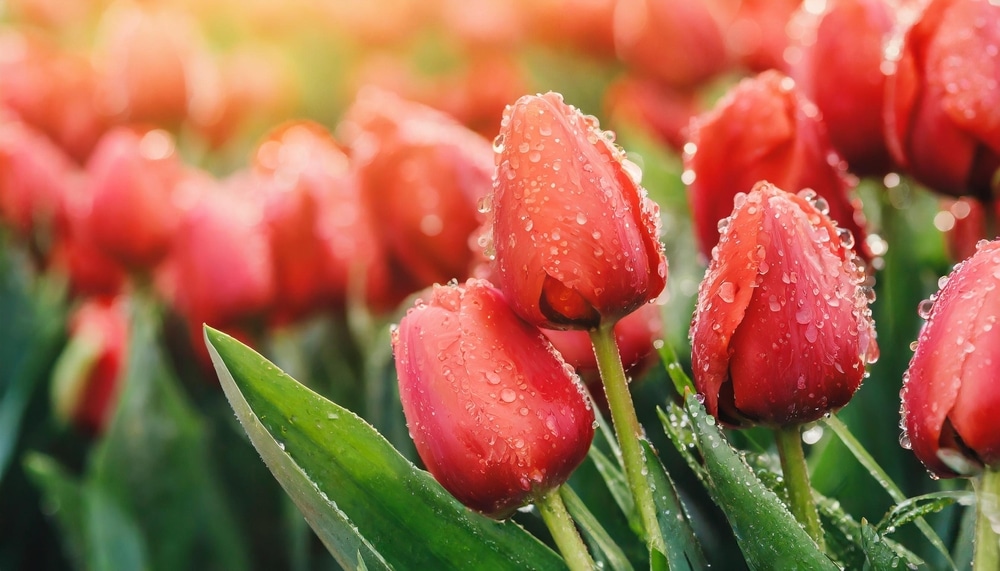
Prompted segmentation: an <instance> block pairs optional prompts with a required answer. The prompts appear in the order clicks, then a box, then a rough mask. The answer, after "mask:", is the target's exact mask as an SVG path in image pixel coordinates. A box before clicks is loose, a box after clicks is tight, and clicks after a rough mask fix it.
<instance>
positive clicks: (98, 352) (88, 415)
mask: <svg viewBox="0 0 1000 571" xmlns="http://www.w3.org/2000/svg"><path fill="white" fill-rule="evenodd" d="M68 330H69V342H68V344H67V346H66V349H64V351H63V354H62V356H60V358H59V360H58V361H57V363H56V367H55V371H54V373H53V375H54V378H53V388H52V399H53V403H54V406H55V410H56V414H57V415H58V416H59V417H61V418H62V419H63V420H66V421H70V422H72V423H73V425H74V426H76V427H77V428H79V429H81V430H83V431H85V432H87V433H89V434H100V433H102V432H103V431H104V429H105V427H106V426H107V424H108V421H109V420H110V418H111V413H112V411H113V410H114V403H115V402H116V400H117V395H118V392H119V388H120V385H121V381H122V377H123V375H124V373H125V363H126V358H127V355H128V335H129V326H128V315H127V313H126V308H125V302H124V300H123V299H121V298H93V299H89V300H87V301H85V302H83V303H82V304H81V305H80V306H79V307H78V308H77V309H76V310H75V311H74V312H73V314H72V315H71V316H70V320H69V327H68Z"/></svg>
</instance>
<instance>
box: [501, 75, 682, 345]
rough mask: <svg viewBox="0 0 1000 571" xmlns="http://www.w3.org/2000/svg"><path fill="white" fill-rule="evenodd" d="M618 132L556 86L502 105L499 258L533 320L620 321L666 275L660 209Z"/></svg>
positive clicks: (566, 324) (507, 285) (565, 325)
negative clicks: (573, 104)
mask: <svg viewBox="0 0 1000 571" xmlns="http://www.w3.org/2000/svg"><path fill="white" fill-rule="evenodd" d="M612 137H613V134H612V133H610V132H605V131H601V129H600V127H599V125H598V124H597V120H596V119H595V118H593V117H591V116H585V115H583V114H582V113H581V112H580V111H579V110H577V109H576V108H575V107H571V106H569V105H566V104H565V103H564V102H563V99H562V96H561V95H559V94H557V93H547V94H545V95H537V96H525V97H522V98H521V99H519V100H518V101H517V102H516V103H515V104H514V105H513V107H511V108H510V109H509V110H507V111H506V112H505V113H504V119H503V122H502V123H501V127H500V135H499V136H498V137H497V141H496V142H495V148H496V149H497V154H496V163H497V174H496V177H495V179H494V184H493V195H492V198H491V200H490V203H491V207H492V220H493V222H492V236H493V241H494V249H495V251H496V259H495V266H496V270H497V276H498V278H497V279H498V281H499V286H500V289H502V290H503V291H504V293H505V295H506V296H507V298H508V300H509V301H510V303H511V305H512V307H514V309H515V311H517V312H518V313H519V314H520V315H521V316H522V317H523V318H525V319H526V320H527V321H528V322H529V323H532V324H534V325H536V326H539V327H546V328H549V329H589V328H594V327H597V326H598V325H600V324H601V323H602V322H604V323H613V322H615V321H617V320H618V319H620V318H621V317H623V316H625V315H628V314H629V313H631V312H632V311H635V310H636V309H637V308H638V307H640V306H642V304H644V303H646V302H648V301H650V300H652V299H654V298H655V297H656V296H658V295H659V294H660V292H661V291H663V287H664V285H665V284H666V280H667V260H666V257H665V256H664V254H663V246H662V244H660V242H659V233H660V217H659V208H658V207H657V205H656V203H654V202H653V201H652V200H650V199H649V197H648V196H647V195H646V191H645V189H643V188H642V186H640V185H639V183H638V176H639V174H638V167H636V166H635V165H634V164H633V163H631V162H630V161H628V160H627V159H626V158H625V153H624V151H622V150H621V149H620V148H619V147H617V146H616V145H614V144H613V143H612V142H611V140H610V139H611V138H612Z"/></svg>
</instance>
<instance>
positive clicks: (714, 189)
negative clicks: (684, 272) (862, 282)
mask: <svg viewBox="0 0 1000 571" xmlns="http://www.w3.org/2000/svg"><path fill="white" fill-rule="evenodd" d="M690 136H691V143H690V147H688V153H687V154H686V155H685V157H684V164H685V167H686V168H687V172H686V173H685V177H686V178H685V182H687V183H688V190H689V193H688V196H689V198H690V201H691V213H692V216H693V219H694V226H695V234H696V236H697V238H698V243H699V247H700V248H701V252H702V254H704V255H705V256H708V255H710V253H711V251H712V247H713V246H714V245H715V243H716V242H717V241H718V239H719V232H718V228H717V225H718V223H719V220H722V219H723V218H725V217H726V216H728V215H729V213H730V211H731V210H732V204H733V203H732V199H733V196H734V195H736V194H737V193H739V192H749V191H750V189H751V188H753V185H754V184H756V183H757V182H758V181H760V180H767V181H771V182H773V183H774V184H775V185H776V186H778V187H779V188H787V189H791V191H793V192H798V191H800V190H802V189H806V188H810V189H812V190H814V191H816V192H817V193H818V194H819V196H820V197H822V198H823V199H824V200H826V202H827V203H828V204H829V207H830V217H831V218H833V219H834V220H836V221H837V223H838V224H839V225H840V226H841V228H845V229H847V230H850V231H851V233H852V234H853V235H854V238H855V240H857V243H858V250H859V253H860V254H861V255H862V257H864V258H866V259H870V257H871V256H870V254H869V250H868V249H867V245H866V243H865V237H866V236H865V230H864V217H863V214H862V212H861V208H860V204H858V203H857V201H855V200H852V199H851V198H850V197H849V194H848V193H849V188H850V183H849V181H848V179H847V178H846V176H845V172H844V166H843V165H842V164H841V161H840V159H839V158H838V157H837V154H836V152H835V151H834V150H833V147H831V146H830V142H829V139H828V138H827V135H826V131H825V127H824V125H823V123H822V121H820V118H819V116H818V113H817V111H816V107H815V105H813V104H811V103H809V102H808V101H806V100H805V99H804V98H803V97H802V96H801V95H800V94H799V92H798V90H797V89H796V87H795V82H794V81H793V80H792V79H791V78H789V77H787V76H785V75H782V74H781V73H778V72H776V71H768V72H764V73H762V74H760V75H758V76H756V77H754V78H750V79H745V80H743V81H741V82H740V83H739V84H738V85H736V86H735V87H734V88H733V89H731V90H730V91H729V93H728V94H726V96H725V97H723V98H722V99H721V100H720V101H719V102H718V103H717V104H716V107H715V109H713V110H712V111H710V112H709V113H706V114H704V115H702V116H700V117H699V118H697V119H696V120H694V121H693V122H692V124H691V133H690Z"/></svg>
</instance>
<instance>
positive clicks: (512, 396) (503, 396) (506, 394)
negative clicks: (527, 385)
mask: <svg viewBox="0 0 1000 571" xmlns="http://www.w3.org/2000/svg"><path fill="white" fill-rule="evenodd" d="M500 400H502V401H503V402H514V401H515V400H517V393H516V392H515V391H514V389H511V388H506V389H503V390H502V391H500Z"/></svg>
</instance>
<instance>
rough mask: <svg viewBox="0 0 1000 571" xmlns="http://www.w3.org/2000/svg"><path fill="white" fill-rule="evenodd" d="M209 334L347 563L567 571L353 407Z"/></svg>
mask: <svg viewBox="0 0 1000 571" xmlns="http://www.w3.org/2000/svg"><path fill="white" fill-rule="evenodd" d="M205 338H206V344H207V345H208V349H209V352H210V353H211V355H212V361H213V362H214V363H215V366H216V371H217V372H218V374H219V379H220V381H221V384H222V388H223V390H224V391H225V393H226V397H227V398H228V399H229V402H230V404H231V405H232V407H233V409H234V410H235V411H236V415H237V417H238V418H239V419H240V422H241V423H242V425H243V428H244V429H245V430H246V431H247V434H248V435H249V436H250V440H251V442H252V443H253V445H254V447H255V448H256V449H257V451H258V452H259V453H260V455H261V457H262V458H263V459H264V462H265V463H266V464H267V465H268V467H269V468H270V469H271V472H272V473H273V474H274V476H275V478H277V479H278V481H279V482H280V483H281V485H282V486H283V487H284V488H285V491H286V492H287V493H288V494H289V496H291V498H292V500H293V501H294V502H295V504H296V505H297V506H298V507H299V509H300V510H301V511H302V513H303V515H304V516H305V518H306V520H307V521H308V522H309V524H310V525H311V526H312V528H313V530H315V531H316V533H317V535H318V536H319V537H320V539H321V540H322V541H323V543H324V544H325V545H326V546H327V548H328V549H329V550H330V552H331V553H332V554H333V555H334V557H335V558H336V559H337V560H338V562H339V563H340V564H341V565H342V566H344V567H345V568H355V567H357V566H358V565H359V564H358V561H359V554H360V559H361V560H363V562H364V565H365V566H366V567H367V568H369V569H373V570H374V569H390V568H397V569H404V568H406V569H468V568H472V567H475V568H476V569H561V568H563V562H562V560H561V559H560V558H559V557H558V555H556V554H555V553H554V552H553V551H552V550H551V549H549V548H548V547H546V546H545V545H543V544H542V543H541V542H539V541H538V540H537V539H536V538H534V537H533V536H531V535H530V534H529V533H527V532H526V531H525V530H524V529H522V528H521V527H519V526H517V525H516V524H514V523H511V522H498V521H494V520H491V519H489V518H486V517H484V516H481V515H479V514H477V513H475V512H472V511H471V510H469V509H467V508H466V507H465V506H463V505H462V504H460V503H459V502H458V501H457V500H455V499H454V498H452V497H451V496H450V495H449V494H448V493H447V492H446V491H445V490H444V489H443V488H442V487H441V486H440V485H438V484H437V482H435V481H434V479H433V478H431V476H430V475H429V474H427V473H426V472H423V471H421V470H418V469H417V468H416V467H415V466H413V465H412V464H411V463H410V462H408V461H407V460H406V459H405V458H403V457H402V456H400V455H399V453H398V452H396V450H394V449H393V448H392V446H391V445H390V444H389V443H388V442H387V441H386V440H385V439H384V438H382V436H381V435H379V434H378V432H376V431H375V429H374V428H372V427H371V426H370V425H369V424H367V423H366V422H365V421H363V420H362V419H360V418H359V417H358V416H356V415H355V414H353V413H352V412H350V411H348V410H346V409H344V408H341V407H339V406H337V405H336V404H334V403H332V402H330V401H328V400H326V399H324V398H323V397H321V396H319V395H318V394H316V393H314V392H312V391H311V390H309V389H308V388H306V387H305V386H303V385H301V384H300V383H298V382H297V381H295V380H294V379H292V378H291V377H289V376H288V375H286V374H284V373H282V372H280V371H278V370H277V369H276V368H275V367H274V365H272V364H271V363H269V362H268V361H267V360H265V359H264V358H263V357H261V356H260V355H258V354H257V353H255V352H254V351H253V350H252V349H250V348H249V347H246V346H245V345H243V344H241V343H240V342H239V341H236V340H235V339H233V338H232V337H229V336H228V335H225V334H224V333H220V332H219V331H216V330H214V329H211V328H208V327H206V329H205ZM293 415H294V416H295V417H296V418H297V421H296V422H295V423H294V424H291V423H288V422H287V421H286V420H285V419H288V418H291V417H292V416H293ZM331 415H332V416H331ZM278 436H280V440H281V442H282V443H283V444H284V449H281V448H280V447H279V446H278V439H277V438H278ZM400 538H405V540H402V541H401V540H400Z"/></svg>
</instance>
